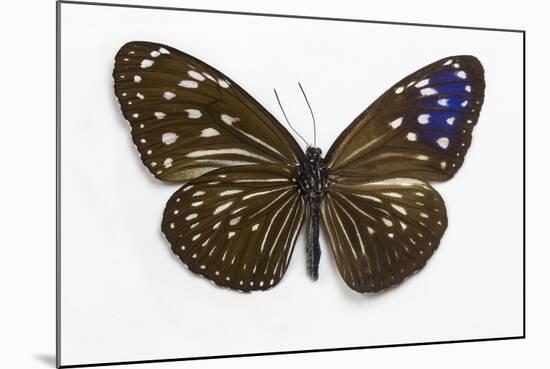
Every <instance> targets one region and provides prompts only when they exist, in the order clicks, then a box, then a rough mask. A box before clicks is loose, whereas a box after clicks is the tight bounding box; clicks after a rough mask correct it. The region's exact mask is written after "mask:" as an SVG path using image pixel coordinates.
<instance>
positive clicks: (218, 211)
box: [214, 201, 233, 215]
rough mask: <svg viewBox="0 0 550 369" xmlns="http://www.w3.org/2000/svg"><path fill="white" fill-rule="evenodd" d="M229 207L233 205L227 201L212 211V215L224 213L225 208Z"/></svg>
mask: <svg viewBox="0 0 550 369" xmlns="http://www.w3.org/2000/svg"><path fill="white" fill-rule="evenodd" d="M231 205H233V201H228V202H226V203H225V204H222V205H220V206H218V207H217V208H216V210H214V215H215V214H218V213H220V212H222V211H224V210H225V209H227V208H228V207H230V206H231Z"/></svg>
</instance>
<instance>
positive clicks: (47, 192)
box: [1, 2, 548, 368]
mask: <svg viewBox="0 0 550 369" xmlns="http://www.w3.org/2000/svg"><path fill="white" fill-rule="evenodd" d="M172 4H174V2H172ZM209 4H212V7H213V8H220V7H222V8H223V3H219V4H216V2H210V3H209ZM177 5H180V6H182V5H183V6H193V5H195V6H199V5H198V4H193V3H192V2H178V4H177ZM200 5H201V6H206V5H205V4H204V2H202V3H201V4H200ZM344 5H345V6H344ZM436 5H437V4H436V2H434V3H429V2H425V6H422V7H417V6H416V5H415V8H414V9H413V8H409V7H408V5H406V4H405V3H404V4H403V5H402V6H401V7H396V6H394V5H391V6H390V5H388V6H378V7H377V8H376V9H372V8H364V9H360V8H355V7H353V6H351V5H349V4H347V5H346V4H345V3H344V4H343V3H341V2H340V3H339V4H338V8H336V5H333V8H330V7H328V6H324V5H322V4H316V5H315V6H314V7H313V6H311V5H309V6H306V5H305V4H302V5H301V6H303V7H301V8H296V6H297V4H292V5H290V4H285V3H281V2H278V3H277V5H274V4H269V3H268V4H263V5H261V6H260V5H259V4H257V5H256V7H251V5H250V4H246V3H245V2H242V3H240V5H239V3H235V6H234V7H233V8H232V9H233V10H234V9H237V8H240V9H243V10H255V11H274V12H288V13H303V14H318V15H330V16H347V17H358V18H371V19H388V20H399V21H421V22H432V23H451V24H469V25H480V26H501V27H504V26H506V27H517V28H520V27H523V28H527V30H528V32H529V33H528V35H529V36H528V52H529V54H528V71H529V74H528V97H529V98H530V99H531V100H529V101H528V109H529V110H528V111H529V115H528V122H529V123H528V158H529V160H531V161H530V162H529V164H528V172H529V178H528V195H529V196H528V221H529V222H530V223H528V232H529V233H528V254H527V255H528V259H527V262H528V282H530V283H529V284H528V321H527V322H528V326H527V337H528V338H527V340H525V341H513V342H493V343H484V344H465V345H450V346H449V345H446V346H429V347H414V348H400V349H387V350H369V351H356V352H345V353H323V354H315V355H298V356H279V357H270V358H245V359H232V360H224V361H223V362H220V361H207V362H193V363H187V364H186V365H187V366H190V367H201V368H206V367H215V366H219V365H224V366H225V367H227V366H229V367H232V366H235V367H237V366H238V367H254V366H257V365H264V366H267V367H279V366H281V365H289V364H293V365H317V366H321V365H322V364H323V365H326V366H335V365H339V364H341V363H343V362H344V363H345V362H349V363H351V362H356V363H363V362H364V363H365V364H367V363H368V364H369V365H376V364H385V365H390V366H393V365H409V366H413V367H416V366H422V367H436V366H439V365H441V363H444V364H445V365H446V366H451V367H463V366H465V365H475V366H481V365H487V364H491V365H494V366H497V365H498V366H500V367H517V366H518V365H519V363H523V362H524V360H526V358H531V359H533V360H543V357H542V355H541V354H542V352H541V351H539V349H540V348H542V347H543V346H542V345H543V342H544V341H543V337H544V335H545V333H546V332H545V330H546V329H548V320H547V316H546V314H543V313H544V312H545V311H547V309H548V301H547V300H546V299H547V297H546V296H544V295H543V294H542V293H543V291H545V288H544V281H545V278H546V279H547V276H546V275H545V274H546V273H544V271H545V265H546V260H547V259H546V257H547V256H548V251H547V249H545V247H544V246H545V240H546V237H545V233H544V230H545V227H544V223H543V222H544V216H545V210H546V209H547V204H546V201H547V200H546V199H545V198H544V197H542V196H539V195H543V193H544V192H543V191H542V190H543V189H544V187H542V186H546V183H547V181H545V175H546V174H545V173H544V171H542V170H540V171H537V169H540V168H543V167H544V161H543V160H545V157H547V149H546V147H547V145H545V140H546V137H547V134H548V132H547V128H546V127H545V126H544V119H545V118H544V117H545V114H544V113H543V112H544V110H543V108H544V107H545V103H544V100H542V96H544V95H545V94H544V92H545V91H546V90H545V86H546V85H547V83H548V78H547V76H546V75H545V74H544V73H543V69H542V65H544V64H543V63H545V60H547V55H546V54H543V53H542V48H540V49H538V48H537V47H538V45H543V42H542V41H543V39H542V37H544V36H545V35H544V33H543V32H542V31H543V28H542V27H543V26H544V24H543V23H542V22H538V20H537V18H536V14H542V13H543V12H542V11H541V9H530V10H529V13H527V14H523V15H522V11H524V12H525V11H527V10H526V9H525V8H524V7H523V6H522V7H521V8H520V7H519V6H518V7H514V6H506V5H505V4H501V7H500V8H499V12H498V14H493V10H494V9H492V8H489V7H488V8H487V9H483V7H480V6H479V4H478V5H477V6H476V7H475V8H476V9H479V11H478V12H479V14H478V13H473V14H471V13H470V10H471V9H472V8H473V7H472V4H468V2H463V3H462V4H461V6H460V7H458V6H457V8H456V9H455V12H449V11H448V9H447V8H441V7H438V6H436ZM41 6H42V8H40V7H38V6H37V7H36V13H30V12H28V11H27V12H24V13H21V15H23V14H24V15H25V17H16V16H15V15H12V14H10V12H4V14H7V15H8V17H9V18H8V19H6V20H5V21H4V22H2V24H3V26H7V27H8V28H7V29H3V30H2V31H3V34H5V35H8V36H10V35H11V36H10V37H8V42H7V43H6V45H5V49H6V50H7V51H9V52H7V53H6V54H5V57H4V58H3V60H2V66H3V69H4V70H5V73H6V74H5V76H4V77H8V79H7V80H6V81H5V86H13V88H9V89H8V88H5V89H4V90H3V93H5V92H8V93H9V94H8V95H7V96H6V97H4V96H3V97H4V99H3V101H9V108H7V109H6V113H7V116H6V118H5V122H6V124H5V127H6V131H5V137H7V138H9V137H11V139H5V141H4V143H3V145H2V146H1V150H2V153H3V154H4V158H5V162H6V163H10V165H9V167H8V166H6V170H5V173H6V174H5V176H4V178H5V181H4V183H5V185H6V187H5V189H4V191H2V203H3V204H4V206H3V216H5V219H4V220H3V224H7V227H6V229H5V230H3V232H2V235H3V238H4V240H3V242H2V245H3V246H4V250H5V253H4V257H3V258H2V268H1V270H2V281H3V282H2V283H3V287H4V285H5V289H4V290H5V291H7V295H5V298H4V299H3V305H2V327H3V333H2V340H3V341H2V345H3V347H5V348H7V350H6V354H5V355H7V356H5V358H4V360H5V363H6V365H9V366H10V367H37V366H40V365H42V366H51V365H52V364H51V358H52V354H53V344H54V340H53V333H54V321H53V316H54V315H53V312H54V299H53V291H54V283H53V282H54V278H53V275H54V274H53V271H54V269H53V265H54V263H53V262H54V255H53V250H54V216H53V215H54V208H55V207H54V183H55V181H54V171H53V168H54V150H53V149H54V132H53V129H52V128H53V108H54V104H53V101H54V89H53V82H54V75H53V71H54V53H53V45H54V38H53V15H54V12H53V4H50V5H49V7H47V6H46V4H45V3H42V4H41ZM410 6H412V5H410ZM21 8H22V9H20V10H22V11H24V10H28V9H29V6H28V5H27V6H22V7H21ZM438 9H440V11H439V10H438ZM40 10H42V11H40ZM488 14H491V16H492V18H491V19H487V15H488ZM518 16H519V17H520V18H518ZM24 20H26V21H24ZM539 32H540V33H539ZM13 35H17V36H18V37H14V36H13ZM41 37H43V38H41ZM545 53H547V52H546V51H545ZM6 61H8V62H13V64H9V65H8V66H4V63H5V62H6ZM37 68H38V69H37ZM16 70H23V71H25V72H24V73H23V72H22V73H15V72H14V71H16ZM22 75H23V77H24V78H22ZM21 82H23V83H21ZM537 93H540V94H539V95H537ZM7 97H11V99H9V100H8V99H7ZM14 97H15V99H14ZM480 127H481V126H480ZM478 128H479V127H478ZM22 145H24V146H22ZM23 148H24V149H23ZM471 155H473V154H471ZM537 156H538V158H537ZM469 158H470V157H469ZM10 159H11V160H10ZM11 163H14V164H11ZM29 163H32V164H33V166H32V170H29ZM464 169H466V168H464ZM461 176H462V173H461V174H460V175H459V176H458V177H457V178H456V179H455V180H458V179H459V178H460V177H461ZM455 180H453V182H454V181H455ZM438 188H439V187H438ZM537 190H540V191H537ZM442 192H443V191H442ZM6 205H7V206H6ZM502 206H505V204H503V205H502ZM13 220H18V221H17V222H14V221H13ZM434 260H435V259H434ZM433 264H434V267H435V265H436V263H433ZM298 272H300V270H299V269H298ZM287 278H288V277H287ZM417 278H420V275H419V276H418V277H417ZM411 283H412V280H411ZM418 283H420V282H418ZM281 287H282V285H281ZM396 353H399V355H396ZM176 365H178V364H172V365H170V364H164V365H160V364H159V365H151V367H171V366H173V367H176ZM179 366H181V364H179V365H178V367H179Z"/></svg>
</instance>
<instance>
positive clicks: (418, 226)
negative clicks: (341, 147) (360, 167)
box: [322, 178, 447, 292]
mask: <svg viewBox="0 0 550 369" xmlns="http://www.w3.org/2000/svg"><path fill="white" fill-rule="evenodd" d="M322 214H323V223H324V226H325V229H326V231H327V232H328V235H329V238H330V244H331V247H332V251H333V253H334V255H335V257H336V264H337V265H338V270H339V271H340V274H341V276H342V278H343V279H344V281H346V283H347V284H348V286H349V287H351V288H352V289H354V290H356V291H358V292H377V291H381V290H383V289H385V288H388V287H391V286H393V285H396V284H398V283H400V282H401V281H403V279H404V278H406V277H407V276H410V275H411V274H412V273H414V272H416V271H418V270H420V269H421V268H422V267H423V266H424V264H426V261H427V260H428V259H429V258H430V256H432V254H433V252H434V250H435V249H436V248H437V246H438V245H439V240H440V239H441V237H442V236H443V232H444V231H445V228H446V227H447V216H446V211H445V204H444V203H443V200H442V199H441V197H440V196H439V194H438V193H437V192H436V191H435V190H434V189H433V188H432V187H431V186H430V185H428V184H427V183H425V182H422V181H420V180H416V179H406V178H397V179H386V180H380V181H360V180H351V179H348V180H343V179H338V180H337V181H331V183H330V192H329V194H328V196H327V198H326V201H325V203H324V205H323V208H322Z"/></svg>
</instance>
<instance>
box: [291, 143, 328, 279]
mask: <svg viewBox="0 0 550 369" xmlns="http://www.w3.org/2000/svg"><path fill="white" fill-rule="evenodd" d="M321 153H322V151H321V149H319V148H317V147H309V148H308V149H307V151H306V158H305V159H304V161H303V162H302V163H301V164H300V167H299V170H298V179H297V182H298V188H299V190H300V193H301V194H302V196H304V197H305V198H306V200H307V201H308V204H309V222H308V229H307V244H306V255H307V265H306V266H307V273H308V275H309V276H310V277H311V278H312V279H313V280H317V278H318V277H319V272H318V271H319V260H320V259H321V247H320V245H319V225H320V222H321V204H322V201H323V198H324V197H325V194H326V192H327V189H328V176H327V166H326V162H325V159H324V158H323V157H321Z"/></svg>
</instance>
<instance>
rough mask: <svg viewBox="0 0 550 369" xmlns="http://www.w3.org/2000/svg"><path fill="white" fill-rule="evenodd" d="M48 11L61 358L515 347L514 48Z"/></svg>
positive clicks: (488, 42) (294, 25) (364, 31)
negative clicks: (55, 20) (490, 343)
mask: <svg viewBox="0 0 550 369" xmlns="http://www.w3.org/2000/svg"><path fill="white" fill-rule="evenodd" d="M60 8H61V12H60V13H59V20H60V25H61V26H60V31H61V32H60V40H59V41H60V44H59V45H60V59H59V60H58V62H59V63H60V66H61V79H60V85H59V87H60V91H59V96H58V98H59V99H60V102H61V110H60V119H59V121H58V129H59V135H60V137H59V138H60V140H59V150H60V161H59V167H58V169H59V173H60V182H59V183H58V185H59V186H60V200H61V201H60V203H59V219H58V222H59V226H60V229H61V233H60V240H59V244H58V251H59V255H60V260H61V263H60V266H59V270H58V272H59V273H60V274H59V285H58V293H59V299H60V300H59V302H60V304H59V306H58V307H59V310H58V313H59V326H58V333H59V336H58V350H59V351H58V360H59V362H60V364H61V365H76V364H94V363H115V362H131V361H142V360H162V359H173V358H180V359H185V358H197V357H208V356H220V355H222V356H223V355H236V354H257V353H266V352H289V351H304V350H320V349H335V348H345V347H348V348H349V347H368V346H379V345H397V344H410V343H421V342H442V341H460V340H472V339H482V338H501V337H518V336H521V335H522V334H523V283H524V280H523V250H524V249H523V232H524V230H523V170H524V167H523V161H524V156H523V132H524V122H523V108H524V107H523V53H522V48H523V35H522V33H520V32H503V31H497V30H492V31H490V30H473V29H453V28H441V27H421V26H414V25H399V24H391V25H390V24H378V23H372V22H371V23H369V22H349V21H345V20H327V19H311V18H309V19H307V18H292V17H270V16H258V15H250V14H230V13H223V14H222V13H209V12H195V11H189V10H186V11H176V10H163V9H138V8H121V7H112V6H91V5H82V4H68V3H65V4H61V5H60ZM120 19H124V22H120ZM274 89H276V91H274ZM474 127H475V128H474Z"/></svg>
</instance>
